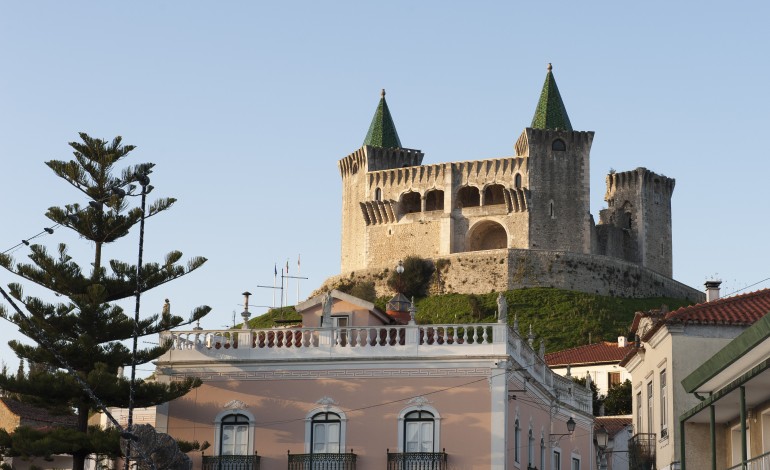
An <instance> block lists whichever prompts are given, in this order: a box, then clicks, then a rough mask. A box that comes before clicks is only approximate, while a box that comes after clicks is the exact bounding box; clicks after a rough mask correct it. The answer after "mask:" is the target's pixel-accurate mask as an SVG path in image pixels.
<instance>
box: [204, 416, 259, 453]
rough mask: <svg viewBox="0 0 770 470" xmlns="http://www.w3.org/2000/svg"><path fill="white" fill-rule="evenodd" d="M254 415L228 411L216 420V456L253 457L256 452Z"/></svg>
mask: <svg viewBox="0 0 770 470" xmlns="http://www.w3.org/2000/svg"><path fill="white" fill-rule="evenodd" d="M254 423H255V420H254V415H252V414H251V413H250V412H249V411H247V410H245V409H228V410H225V411H222V412H221V413H219V414H218V415H217V417H216V418H215V419H214V449H213V450H214V455H251V454H252V453H253V452H254Z"/></svg>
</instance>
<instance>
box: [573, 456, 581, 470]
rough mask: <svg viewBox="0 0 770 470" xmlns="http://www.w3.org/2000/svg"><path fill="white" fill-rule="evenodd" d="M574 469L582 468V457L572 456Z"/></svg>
mask: <svg viewBox="0 0 770 470" xmlns="http://www.w3.org/2000/svg"><path fill="white" fill-rule="evenodd" d="M572 470H580V459H579V458H577V457H572Z"/></svg>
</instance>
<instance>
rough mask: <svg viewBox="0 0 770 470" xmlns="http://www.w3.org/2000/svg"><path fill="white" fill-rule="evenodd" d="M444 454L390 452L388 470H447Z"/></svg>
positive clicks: (445, 455)
mask: <svg viewBox="0 0 770 470" xmlns="http://www.w3.org/2000/svg"><path fill="white" fill-rule="evenodd" d="M446 469H447V454H446V449H445V451H444V452H401V453H390V452H388V470H446Z"/></svg>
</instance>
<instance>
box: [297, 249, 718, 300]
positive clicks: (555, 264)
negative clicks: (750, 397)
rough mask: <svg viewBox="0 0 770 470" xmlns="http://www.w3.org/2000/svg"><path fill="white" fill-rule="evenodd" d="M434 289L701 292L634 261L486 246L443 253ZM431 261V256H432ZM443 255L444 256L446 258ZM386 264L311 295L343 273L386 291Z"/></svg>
mask: <svg viewBox="0 0 770 470" xmlns="http://www.w3.org/2000/svg"><path fill="white" fill-rule="evenodd" d="M440 259H441V260H446V261H442V262H441V263H439V264H440V265H441V266H442V268H441V269H440V270H439V276H438V280H439V283H438V285H434V286H432V289H433V291H434V292H433V293H450V292H456V293H461V294H471V293H477V294H478V293H484V292H492V291H503V290H509V289H520V288H525V287H553V288H558V289H566V290H574V291H579V292H587V293H591V294H599V295H606V296H618V297H632V298H647V297H673V298H681V299H688V300H691V301H694V302H703V301H704V300H705V294H704V293H703V292H700V291H698V290H696V289H693V288H692V287H689V286H687V285H685V284H682V283H681V282H677V281H675V280H673V279H670V278H667V277H665V276H662V275H660V274H658V273H657V272H655V271H652V270H650V269H647V268H644V267H641V266H639V265H637V264H634V263H630V262H627V261H622V260H618V259H614V258H610V257H607V256H600V255H589V254H580V253H570V252H564V251H550V250H518V249H510V250H505V249H502V250H488V251H478V252H469V253H456V254H452V255H448V256H442V257H441V258H440ZM434 261H435V260H434ZM447 261H448V262H447ZM385 269H392V267H391V266H383V267H381V268H372V269H366V270H359V271H354V272H347V273H344V274H343V275H340V276H333V277H330V278H328V279H327V280H326V281H325V282H324V284H323V285H322V286H321V287H320V288H319V289H318V290H316V292H314V293H313V294H312V295H316V294H317V293H319V292H323V291H325V290H327V289H329V288H332V287H333V286H335V285H337V284H339V283H340V281H342V280H343V279H349V280H353V281H356V282H359V281H364V282H368V281H373V282H374V283H375V287H376V289H377V295H381V296H384V295H390V294H392V291H391V290H390V289H389V288H388V287H387V285H386V280H387V274H385V273H384V271H385Z"/></svg>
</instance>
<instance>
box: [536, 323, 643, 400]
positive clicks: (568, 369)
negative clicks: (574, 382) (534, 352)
mask: <svg viewBox="0 0 770 470" xmlns="http://www.w3.org/2000/svg"><path fill="white" fill-rule="evenodd" d="M632 348H633V346H632V345H631V344H630V343H629V342H628V341H626V337H625V336H619V337H618V341H617V342H614V341H602V342H600V343H593V344H586V345H585V346H578V347H576V348H571V349H565V350H563V351H556V352H553V353H550V354H546V355H545V362H546V364H548V367H550V368H551V370H552V371H554V372H555V373H557V374H559V375H561V376H563V377H565V376H567V374H569V375H570V376H572V377H578V378H582V377H585V376H586V375H587V374H590V376H591V380H592V381H593V383H595V384H596V388H597V389H598V390H599V394H600V395H607V391H608V390H609V389H610V386H612V385H616V384H621V383H623V382H625V381H626V380H630V379H631V374H629V373H628V371H627V370H626V369H625V368H623V367H620V365H619V364H620V361H622V360H623V358H624V357H626V355H627V354H628V353H629V352H630V351H631V349H632Z"/></svg>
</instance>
